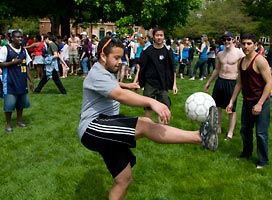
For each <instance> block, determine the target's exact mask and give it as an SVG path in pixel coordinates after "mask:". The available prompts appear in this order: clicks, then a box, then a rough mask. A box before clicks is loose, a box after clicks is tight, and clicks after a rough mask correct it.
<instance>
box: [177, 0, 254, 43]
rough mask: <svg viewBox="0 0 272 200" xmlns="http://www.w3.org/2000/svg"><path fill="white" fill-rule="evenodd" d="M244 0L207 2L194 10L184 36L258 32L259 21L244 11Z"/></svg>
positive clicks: (184, 29) (185, 27) (194, 36)
mask: <svg viewBox="0 0 272 200" xmlns="http://www.w3.org/2000/svg"><path fill="white" fill-rule="evenodd" d="M244 8H245V7H244V4H243V3H242V0H217V1H211V2H210V3H207V4H206V5H205V6H204V7H202V8H201V9H200V10H196V11H192V12H191V14H190V16H189V18H188V22H187V24H186V26H184V27H182V32H183V36H186V37H191V38H199V37H200V35H201V34H202V33H206V34H208V35H209V36H210V37H214V38H219V37H220V36H221V35H222V33H223V32H225V31H231V32H233V33H234V34H237V35H238V34H241V33H243V32H256V31H257V23H256V22H253V20H252V18H251V17H249V16H248V15H246V14H245V13H244Z"/></svg>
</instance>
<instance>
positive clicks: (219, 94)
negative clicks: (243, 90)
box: [204, 32, 245, 140]
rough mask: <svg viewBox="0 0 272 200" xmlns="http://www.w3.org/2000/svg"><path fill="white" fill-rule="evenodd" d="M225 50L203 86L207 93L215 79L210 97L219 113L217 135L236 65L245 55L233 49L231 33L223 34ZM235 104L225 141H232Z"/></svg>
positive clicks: (235, 73)
mask: <svg viewBox="0 0 272 200" xmlns="http://www.w3.org/2000/svg"><path fill="white" fill-rule="evenodd" d="M222 40H223V42H224V45H225V49H224V50H223V51H221V52H220V53H219V54H218V55H217V61H216V67H215V69H214V71H213V73H212V75H211V77H210V78H209V80H208V81H207V83H206V85H205V88H204V89H205V90H206V91H208V89H209V87H210V84H211V82H212V81H213V80H214V79H215V78H216V77H217V80H216V82H215V85H214V89H213V93H212V97H213V98H214V100H215V102H216V106H217V109H218V113H219V133H221V125H222V108H223V109H225V108H226V107H227V105H228V104H229V100H230V98H231V96H232V93H233V90H234V87H235V83H236V78H237V73H238V71H237V64H238V62H239V61H240V60H241V58H242V57H244V56H245V54H244V53H243V52H242V51H241V50H239V49H238V48H236V47H235V45H234V36H233V34H232V33H231V32H225V33H224V35H223V36H222ZM235 108H236V102H235V103H234V106H233V108H232V112H231V113H229V114H228V115H229V116H228V118H229V130H228V132H227V135H226V138H225V140H230V139H232V136H233V131H234V128H235V124H236V112H235Z"/></svg>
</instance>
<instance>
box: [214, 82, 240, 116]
mask: <svg viewBox="0 0 272 200" xmlns="http://www.w3.org/2000/svg"><path fill="white" fill-rule="evenodd" d="M235 84H236V80H229V79H223V78H220V77H218V78H217V80H216V82H215V85H214V88H213V93H212V97H213V99H214V101H215V103H216V107H220V108H223V109H225V108H226V107H227V106H228V105H229V102H230V99H231V96H232V93H233V90H234V87H235ZM235 110H236V101H235V102H234V104H233V108H232V112H235Z"/></svg>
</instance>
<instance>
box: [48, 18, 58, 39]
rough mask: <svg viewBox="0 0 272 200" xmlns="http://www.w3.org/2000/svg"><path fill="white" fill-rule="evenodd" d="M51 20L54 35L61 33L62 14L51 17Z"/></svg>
mask: <svg viewBox="0 0 272 200" xmlns="http://www.w3.org/2000/svg"><path fill="white" fill-rule="evenodd" d="M49 19H50V22H51V32H52V34H53V35H55V36H58V35H60V31H59V27H60V16H57V15H54V16H50V17H49Z"/></svg>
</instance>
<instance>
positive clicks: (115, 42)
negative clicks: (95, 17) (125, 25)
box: [97, 37, 124, 58]
mask: <svg viewBox="0 0 272 200" xmlns="http://www.w3.org/2000/svg"><path fill="white" fill-rule="evenodd" d="M109 40H111V41H110V42H109ZM108 42H109V43H108ZM106 43H108V44H106ZM112 47H120V48H124V45H123V43H122V41H121V40H120V39H118V38H112V37H104V38H102V39H101V41H100V42H99V43H98V46H97V55H98V58H100V54H101V53H102V50H103V52H104V54H105V55H106V56H107V55H109V54H110V53H111V48H112Z"/></svg>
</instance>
